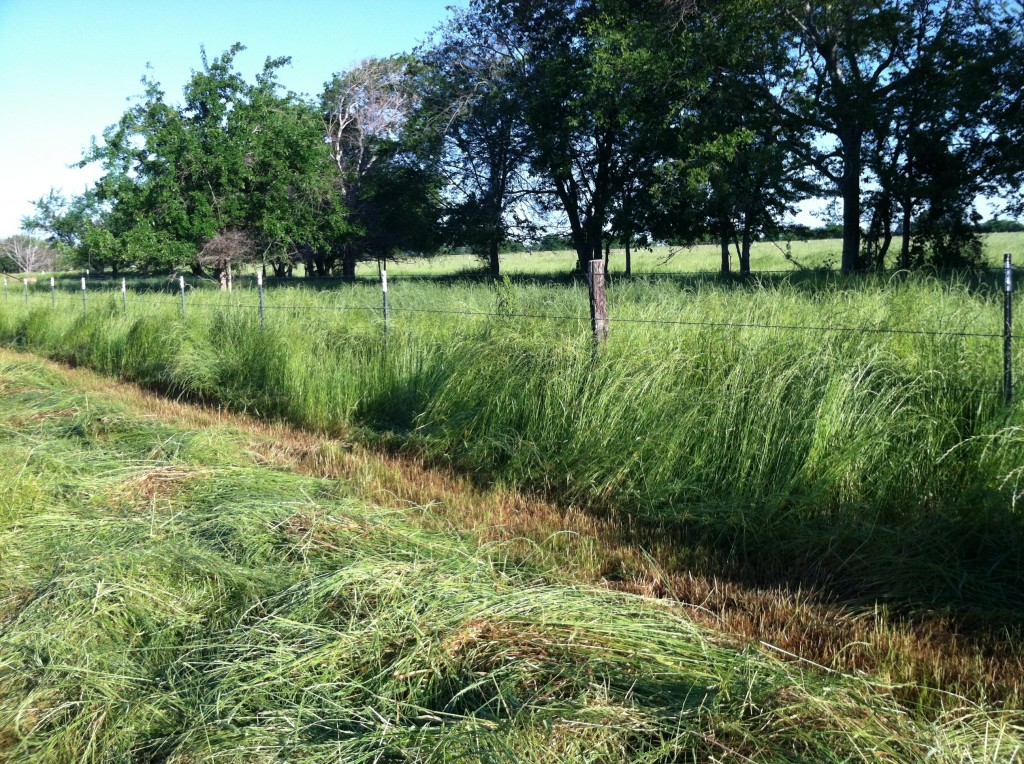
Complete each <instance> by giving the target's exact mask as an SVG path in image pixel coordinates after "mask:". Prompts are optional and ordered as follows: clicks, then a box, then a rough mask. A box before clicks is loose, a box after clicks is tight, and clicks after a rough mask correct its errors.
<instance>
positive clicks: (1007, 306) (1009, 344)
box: [1003, 253, 1013, 406]
mask: <svg viewBox="0 0 1024 764" xmlns="http://www.w3.org/2000/svg"><path fill="white" fill-rule="evenodd" d="M1003 401H1004V402H1005V403H1006V405H1007V406H1009V405H1010V404H1011V403H1013V258H1012V257H1011V255H1010V254H1009V253H1007V254H1006V255H1004V256H1003Z"/></svg>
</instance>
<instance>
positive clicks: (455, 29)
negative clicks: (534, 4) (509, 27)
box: [419, 11, 532, 276]
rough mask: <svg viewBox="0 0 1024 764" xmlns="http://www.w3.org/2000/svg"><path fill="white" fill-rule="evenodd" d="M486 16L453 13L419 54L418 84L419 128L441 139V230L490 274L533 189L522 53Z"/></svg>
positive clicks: (496, 268) (496, 272)
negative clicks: (473, 252) (420, 73)
mask: <svg viewBox="0 0 1024 764" xmlns="http://www.w3.org/2000/svg"><path fill="white" fill-rule="evenodd" d="M500 32H501V30H500V28H498V27H496V25H495V24H494V22H493V20H492V19H488V18H486V17H484V16H483V15H481V14H480V13H471V12H468V11H458V12H456V13H455V14H454V15H453V16H452V17H451V18H450V19H449V21H448V22H447V23H446V24H445V25H444V27H442V28H441V30H440V31H439V34H438V37H437V39H436V40H435V41H434V42H433V44H431V45H430V46H429V47H427V48H426V49H424V50H423V51H421V54H420V55H421V62H422V65H423V67H424V77H423V79H422V81H423V82H424V84H425V88H424V92H423V97H424V104H423V109H422V110H421V111H420V117H421V119H420V120H419V128H420V129H422V130H426V131H428V132H429V131H437V132H439V133H440V134H441V135H442V136H443V137H442V140H443V145H442V151H441V162H440V167H441V171H442V174H443V176H444V179H445V182H446V189H447V194H446V197H447V200H446V201H447V203H446V205H445V207H446V210H445V212H446V215H445V217H446V231H447V239H448V242H449V243H450V244H452V245H456V246H458V245H470V246H472V247H474V248H475V249H476V251H477V252H479V253H481V254H482V255H483V256H484V258H485V261H486V263H487V267H488V270H489V271H490V273H491V275H492V276H498V275H499V274H500V268H501V266H500V261H499V251H500V248H501V245H502V244H503V243H504V242H505V241H506V240H507V239H508V237H509V232H510V230H511V229H512V228H513V227H514V226H515V224H516V221H517V218H521V217H522V215H521V212H522V207H523V206H524V205H525V203H526V196H527V194H528V193H529V192H530V190H531V188H532V184H531V183H530V182H529V177H528V174H527V173H526V157H527V151H528V142H527V132H526V125H525V121H524V118H523V117H524V115H523V101H522V97H521V96H522V94H521V93H520V92H519V91H518V90H517V88H516V85H517V82H522V72H523V67H524V66H525V61H524V60H523V57H522V49H521V48H520V47H519V46H518V45H513V44H510V42H511V41H510V40H509V39H508V37H507V36H506V35H503V34H501V33H500Z"/></svg>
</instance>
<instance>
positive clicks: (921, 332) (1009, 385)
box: [4, 254, 1019, 404]
mask: <svg viewBox="0 0 1024 764" xmlns="http://www.w3.org/2000/svg"><path fill="white" fill-rule="evenodd" d="M602 265H603V263H602ZM1014 270H1015V268H1014V267H1013V265H1012V262H1011V258H1010V255H1008V254H1007V255H1006V256H1005V262H1004V266H1003V269H1002V273H1003V284H1002V287H1003V289H1002V290H1001V291H1002V292H1003V295H1004V298H1003V305H1004V311H1003V313H1004V315H1003V319H1004V320H1003V331H1002V332H967V331H941V330H928V329H891V328H885V327H877V326H875V327H868V326H813V325H802V324H769V323H752V322H729V321H687V320H681V319H645V318H614V319H612V320H611V322H610V323H614V324H615V325H619V324H624V325H627V326H628V325H649V326H676V327H708V328H720V329H753V330H771V331H804V332H820V333H848V334H876V335H903V336H922V337H951V338H953V337H956V338H981V339H1002V340H1003V397H1004V399H1005V401H1006V403H1007V404H1009V403H1011V402H1012V394H1013V390H1014V383H1013V379H1012V376H1013V366H1012V343H1013V340H1014V339H1015V338H1017V337H1018V336H1019V335H1015V334H1014V333H1013V319H1012V296H1013V273H1014ZM778 272H785V273H799V271H778ZM707 275H721V274H715V273H714V272H710V271H709V272H707ZM381 277H382V278H381V282H382V288H383V304H382V307H383V311H382V314H383V315H382V318H383V324H384V327H383V330H384V334H385V335H387V333H388V325H389V319H390V317H391V315H392V314H398V315H401V314H403V313H410V314H425V315H439V316H461V317H477V318H497V319H502V320H507V319H519V320H541V321H557V322H567V321H576V322H583V321H586V320H587V317H586V316H584V315H578V316H572V315H558V314H540V313H538V314H533V313H505V312H501V313H499V312H492V311H474V310H445V309H439V308H404V307H401V305H398V306H394V305H391V304H390V303H389V301H388V288H387V276H386V273H382V274H381ZM256 283H257V287H258V294H259V302H258V305H253V304H248V303H241V304H240V303H223V302H202V301H196V300H188V301H187V305H188V306H190V307H193V308H204V309H207V308H209V309H215V310H225V309H226V310H254V311H256V310H258V313H259V317H260V324H261V326H264V325H265V322H266V312H267V311H271V310H275V311H276V310H291V311H296V312H334V311H352V312H366V313H374V314H378V313H380V312H381V307H374V306H370V305H346V306H340V305H320V306H315V305H266V304H265V302H264V294H263V278H262V274H260V273H258V274H257V279H256ZM87 286H88V282H87V280H86V278H85V277H82V279H81V290H82V312H83V314H85V313H88V300H87V292H88V289H87ZM119 286H120V289H119V290H117V291H119V292H120V293H121V298H122V301H123V309H124V311H125V312H127V310H128V304H129V303H128V295H127V289H126V286H125V280H124V279H123V278H122V279H121V284H120V285H119ZM178 286H179V290H180V311H181V316H182V320H185V319H186V316H187V314H186V286H188V285H187V284H186V282H185V278H184V276H180V277H179V280H178ZM24 287H25V305H26V307H27V306H28V305H29V284H28V281H27V280H25V282H24ZM35 291H36V293H37V294H38V290H35ZM50 293H51V294H50V297H51V306H52V308H53V309H56V305H57V302H58V299H59V300H60V301H62V302H65V301H68V300H73V299H74V298H72V297H71V295H70V294H68V293H67V292H62V294H61V295H60V297H59V298H58V296H57V291H56V287H55V282H54V279H53V278H52V277H51V278H50ZM116 293H117V292H115V291H113V290H99V291H98V294H99V295H103V294H110V295H114V294H116ZM4 298H5V301H9V300H10V299H12V298H11V295H10V292H9V291H8V289H7V279H6V277H5V278H4ZM591 299H592V300H593V296H592V297H591ZM146 304H147V305H159V306H167V305H172V304H174V305H177V304H179V301H178V300H177V299H173V298H165V299H159V298H146ZM591 320H592V321H593V319H591ZM607 323H608V320H607V319H606V323H605V327H604V332H605V334H607ZM595 331H596V330H595Z"/></svg>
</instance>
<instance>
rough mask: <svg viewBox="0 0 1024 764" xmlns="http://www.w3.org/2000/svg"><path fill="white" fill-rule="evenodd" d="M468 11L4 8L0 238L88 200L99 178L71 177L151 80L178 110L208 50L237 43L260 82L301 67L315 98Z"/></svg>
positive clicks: (457, 2)
mask: <svg viewBox="0 0 1024 764" xmlns="http://www.w3.org/2000/svg"><path fill="white" fill-rule="evenodd" d="M462 5H465V0H362V1H360V0H312V1H310V0H297V1H296V2H292V3H285V2H268V1H266V0H246V1H240V0H206V1H205V2H203V1H201V0H178V1H176V2H167V1H166V0H165V1H164V2H140V1H139V0H0V237H4V236H9V235H11V234H14V233H17V231H18V229H19V228H20V223H21V217H22V216H23V215H26V214H29V213H31V212H32V209H33V208H32V206H31V203H30V202H31V201H32V200H34V199H38V198H39V197H41V196H43V195H45V194H46V193H47V192H48V191H49V190H50V188H51V187H55V188H59V189H62V190H63V191H64V192H65V193H67V194H77V193H80V192H81V191H82V190H84V188H85V186H86V185H87V184H89V183H91V182H92V181H93V180H95V178H96V177H97V171H96V169H95V168H86V169H82V170H78V169H68V167H67V165H69V164H72V163H74V162H76V161H78V160H79V159H80V158H81V156H82V151H83V149H85V148H86V147H87V146H88V145H89V142H90V140H91V138H92V136H99V135H100V134H101V133H102V131H103V129H104V128H105V127H106V126H107V125H111V124H113V123H114V122H116V121H117V119H118V118H119V117H120V116H121V114H122V113H123V112H124V111H125V109H126V108H127V107H128V106H129V99H130V98H131V97H132V96H136V95H138V94H140V93H141V92H142V86H141V84H140V79H141V78H142V76H143V74H146V73H147V71H146V65H147V64H151V65H152V70H151V71H150V72H148V73H149V74H150V75H151V76H152V77H153V78H154V79H156V80H157V81H159V82H160V83H161V84H162V85H163V87H164V90H165V91H166V92H167V94H168V98H169V99H170V100H177V99H178V98H179V97H180V94H181V88H182V86H183V85H184V83H185V81H186V80H187V79H188V77H189V74H190V73H191V71H192V70H193V69H197V68H199V66H200V53H199V49H200V46H201V45H204V46H205V47H206V51H207V53H208V54H209V55H210V56H211V57H212V56H214V55H217V54H219V53H221V52H223V51H224V50H225V49H227V48H228V47H229V46H230V45H231V44H232V43H234V42H241V43H243V44H244V45H245V46H246V47H247V50H246V51H245V52H243V53H242V54H241V55H239V56H238V58H237V59H236V65H237V66H238V68H239V69H240V70H241V71H242V72H243V73H245V74H246V75H247V76H250V77H251V76H253V75H255V73H256V72H257V71H259V69H260V68H261V67H262V64H263V61H264V60H265V59H266V58H267V57H268V56H272V57H276V56H291V57H292V64H291V66H290V67H288V68H286V69H284V70H283V71H282V72H281V77H280V78H281V81H282V83H283V84H284V85H285V86H286V87H287V88H288V89H290V90H294V91H296V92H299V93H308V94H316V93H318V92H319V91H320V89H321V88H322V86H323V83H324V82H325V81H326V80H328V79H329V78H330V77H331V75H332V74H334V73H335V72H339V71H343V70H345V69H347V68H349V67H350V66H352V65H353V64H355V63H357V62H359V61H360V60H362V59H364V58H366V57H368V56H383V55H389V54H392V53H399V52H402V51H407V50H411V49H412V48H413V47H414V46H415V45H416V44H418V43H420V42H422V41H423V40H424V38H425V37H426V36H427V35H428V34H429V32H430V30H432V29H433V28H435V27H436V26H437V25H438V24H440V23H441V22H442V21H443V20H444V19H445V18H447V16H448V12H447V10H446V7H447V6H462Z"/></svg>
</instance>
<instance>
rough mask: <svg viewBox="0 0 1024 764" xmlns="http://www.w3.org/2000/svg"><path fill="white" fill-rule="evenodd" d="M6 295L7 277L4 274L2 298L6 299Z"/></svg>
mask: <svg viewBox="0 0 1024 764" xmlns="http://www.w3.org/2000/svg"><path fill="white" fill-rule="evenodd" d="M7 297H8V295H7V277H6V276H4V299H5V300H6V299H7Z"/></svg>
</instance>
